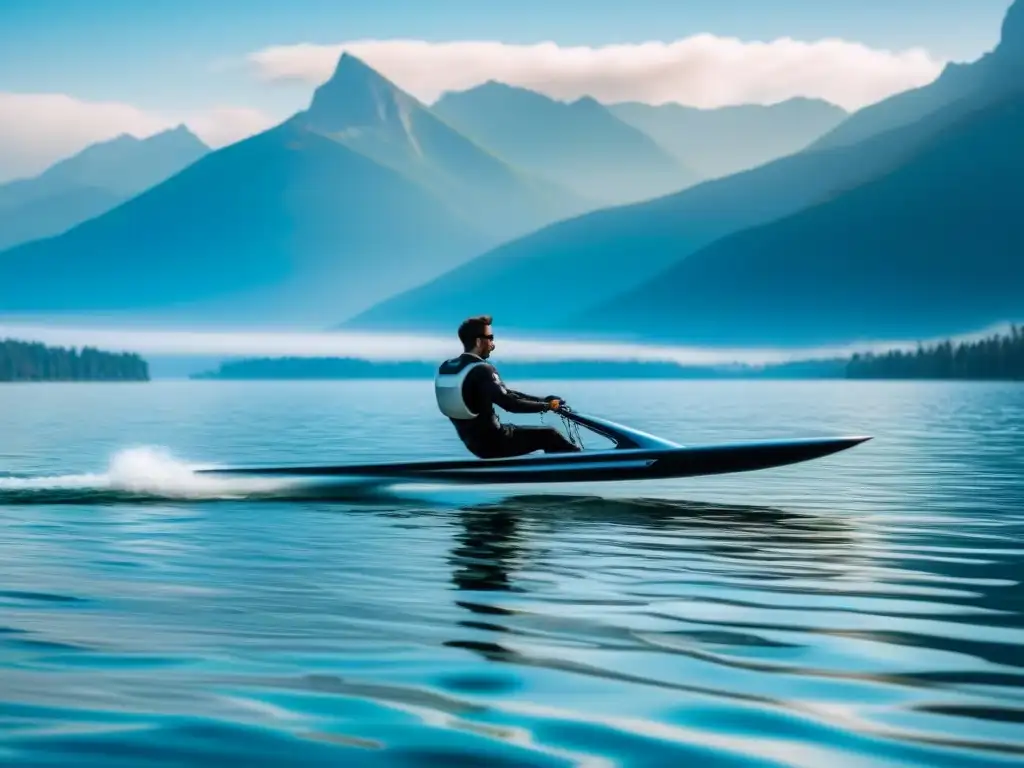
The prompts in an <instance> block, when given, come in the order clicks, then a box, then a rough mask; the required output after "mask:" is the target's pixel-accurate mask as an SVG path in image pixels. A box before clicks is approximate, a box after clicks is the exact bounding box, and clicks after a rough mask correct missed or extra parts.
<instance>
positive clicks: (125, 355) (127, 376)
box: [0, 339, 149, 382]
mask: <svg viewBox="0 0 1024 768" xmlns="http://www.w3.org/2000/svg"><path fill="white" fill-rule="evenodd" d="M0 381H4V382H13V381H149V364H148V363H147V362H146V361H145V360H144V359H143V358H142V357H140V356H139V355H137V354H135V353H132V352H105V351H103V350H99V349H96V348H94V347H83V348H82V349H81V350H80V351H79V350H78V349H76V348H74V347H72V348H70V349H69V348H66V347H51V346H47V345H46V344H43V343H41V342H35V341H19V340H17V339H3V340H0Z"/></svg>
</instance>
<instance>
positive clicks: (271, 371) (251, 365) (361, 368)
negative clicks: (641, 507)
mask: <svg viewBox="0 0 1024 768" xmlns="http://www.w3.org/2000/svg"><path fill="white" fill-rule="evenodd" d="M845 362H846V361H845V360H823V361H805V362H798V363H783V364H779V365H773V366H765V367H763V368H762V367H754V366H745V365H727V366H688V365H680V364H678V363H670V362H639V361H638V362H632V361H615V360H560V361H555V360H552V361H545V362H542V361H537V362H528V361H517V360H509V361H502V362H500V363H498V365H499V367H500V369H501V372H502V374H503V375H504V376H506V377H509V378H515V379H526V378H533V379H598V380H601V379H688V378H689V379H703V378H716V379H721V378H756V377H763V378H789V377H792V378H807V377H828V378H842V376H843V366H844V364H845ZM436 370H437V363H436V362H429V361H418V360H408V361H377V360H361V359H357V358H343V357H277V358H273V357H264V358H251V359H244V360H234V361H228V362H222V363H220V365H219V366H218V367H217V368H216V369H215V370H211V371H206V372H204V373H198V374H194V375H193V376H192V378H193V379H430V378H432V377H433V376H434V372H435V371H436Z"/></svg>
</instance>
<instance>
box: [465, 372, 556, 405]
mask: <svg viewBox="0 0 1024 768" xmlns="http://www.w3.org/2000/svg"><path fill="white" fill-rule="evenodd" d="M489 367H490V368H491V370H490V371H489V372H488V374H487V375H486V376H481V377H480V381H481V384H482V386H483V388H484V392H485V394H486V396H487V398H488V399H489V400H490V401H491V402H492V403H494V404H495V405H497V406H499V407H501V408H503V409H504V410H506V411H508V412H509V413H543V412H544V411H546V410H548V409H549V407H548V404H547V402H545V401H544V400H541V399H540V398H536V397H531V396H530V395H524V394H523V393H522V392H516V391H514V390H511V389H508V388H507V387H506V386H505V385H504V384H503V383H502V381H501V378H500V377H499V376H498V371H497V370H496V369H494V367H493V366H489Z"/></svg>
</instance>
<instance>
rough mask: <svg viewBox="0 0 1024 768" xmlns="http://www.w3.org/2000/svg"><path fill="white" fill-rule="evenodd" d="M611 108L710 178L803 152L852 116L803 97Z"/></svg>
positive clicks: (825, 102)
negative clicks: (764, 101)
mask: <svg viewBox="0 0 1024 768" xmlns="http://www.w3.org/2000/svg"><path fill="white" fill-rule="evenodd" d="M609 109H610V110H611V111H612V113H613V114H615V115H616V116H618V117H619V118H621V119H622V120H624V121H625V122H627V123H629V124H630V125H633V126H635V127H637V128H639V129H640V130H642V131H644V132H645V133H647V134H648V135H650V136H651V137H652V138H653V139H654V140H655V141H657V142H658V143H659V144H660V145H661V146H663V147H665V148H666V149H667V150H669V151H670V152H672V154H674V155H675V156H676V157H677V158H679V159H680V161H681V162H683V163H684V164H685V165H686V166H688V167H690V168H693V169H694V170H695V171H696V172H697V173H699V174H700V175H701V176H703V177H704V178H707V179H714V178H718V177H720V176H728V175H729V174H732V173H738V172H739V171H744V170H747V169H748V168H754V167H756V166H758V165H762V164H764V163H767V162H769V161H771V160H775V159H776V158H779V157H785V156H786V155H791V154H793V153H794V152H799V151H800V150H802V149H804V148H805V147H806V146H807V145H808V144H810V143H811V142H812V141H814V140H815V139H817V138H818V137H819V136H821V135H822V134H824V133H826V132H827V131H830V130H831V129H832V128H834V127H835V126H837V125H839V123H841V122H842V121H843V120H844V119H845V118H846V117H848V113H847V112H846V110H844V109H842V108H841V107H837V106H836V105H835V104H830V103H829V102H827V101H822V100H820V99H803V98H797V99H789V100H788V101H783V102H781V103H779V104H772V105H769V106H763V105H760V104H744V105H740V106H732V107H721V108H718V109H697V108H695V107H686V106H683V105H681V104H662V105H659V106H652V105H650V104H641V103H639V102H623V103H621V104H613V105H611V106H610V107H609Z"/></svg>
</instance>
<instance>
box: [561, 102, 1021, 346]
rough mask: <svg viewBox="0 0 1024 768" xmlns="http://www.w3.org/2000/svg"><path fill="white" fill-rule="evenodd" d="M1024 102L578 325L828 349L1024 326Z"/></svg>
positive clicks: (993, 108)
mask: <svg viewBox="0 0 1024 768" xmlns="http://www.w3.org/2000/svg"><path fill="white" fill-rule="evenodd" d="M1022 126H1024V94H1022V95H1017V96H1013V97H1010V98H1009V99H1008V100H1006V101H1003V102H1000V103H998V104H996V105H990V106H987V107H985V108H983V109H981V110H979V111H977V112H973V113H970V114H969V115H968V116H967V117H965V118H962V119H961V120H960V121H959V122H957V123H955V124H953V125H950V126H947V127H946V128H945V129H944V130H942V131H941V132H940V133H939V134H938V135H937V136H935V137H934V138H933V139H932V140H930V141H928V142H927V143H926V145H924V146H923V147H921V148H919V149H918V150H917V151H916V152H915V153H914V155H913V157H911V158H909V159H908V160H907V161H906V162H904V163H903V164H901V165H900V167H899V168H897V169H895V170H893V171H892V172H890V173H888V174H885V175H884V176H882V177H880V178H878V179H875V180H873V181H870V182H868V183H866V184H864V185H862V186H860V187H857V188H855V189H852V190H849V191H847V192H844V193H842V194H840V195H838V196H837V197H835V198H834V199H832V200H830V201H828V202H826V203H823V204H821V205H817V206H813V207H811V208H808V209H806V210H803V211H800V212H799V213H797V214H794V215H793V216H789V217H787V218H784V219H781V220H779V221H775V222H772V223H770V224H767V225H764V226H761V227H756V228H752V229H747V230H744V231H742V232H739V233H737V234H735V235H732V236H730V237H726V238H723V239H722V240H719V241H717V242H716V243H714V244H713V245H711V246H709V247H707V248H705V249H703V250H701V251H699V252H697V253H695V254H693V255H691V256H690V257H689V258H687V259H684V260H682V261H681V262H680V263H679V264H678V265H676V266H674V267H673V268H671V269H670V270H668V271H666V272H664V273H661V274H659V275H657V276H656V277H655V278H654V279H653V280H651V281H650V282H648V283H645V284H644V285H642V286H640V287H639V288H637V289H635V290H633V291H631V292H630V293H629V294H627V295H626V296H623V297H619V298H616V299H615V300H613V301H611V302H609V303H607V304H604V305H602V306H599V307H597V308H596V309H594V310H591V311H589V312H587V313H585V314H584V315H582V316H581V317H580V318H579V319H578V322H579V323H580V324H581V325H583V326H585V327H588V328H592V329H596V330H603V329H608V330H612V331H615V332H623V331H628V332H630V333H631V334H632V335H634V336H636V337H642V338H644V339H648V340H650V339H661V340H664V339H669V338H671V339H674V340H681V341H686V342H690V343H716V344H717V343H722V344H742V345H754V344H763V345H775V344H787V345H791V344H822V343H834V342H843V341H852V340H863V339H868V338H870V339H882V338H885V339H903V338H909V339H914V338H922V337H928V336H938V335H955V334H959V333H964V332H969V331H976V330H979V329H980V328H982V327H985V326H987V325H990V324H994V323H997V322H1003V321H1007V320H1019V319H1020V318H1022V317H1024V226H1022V225H1021V222H1022V221H1024V131H1022V130H1021V127H1022Z"/></svg>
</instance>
